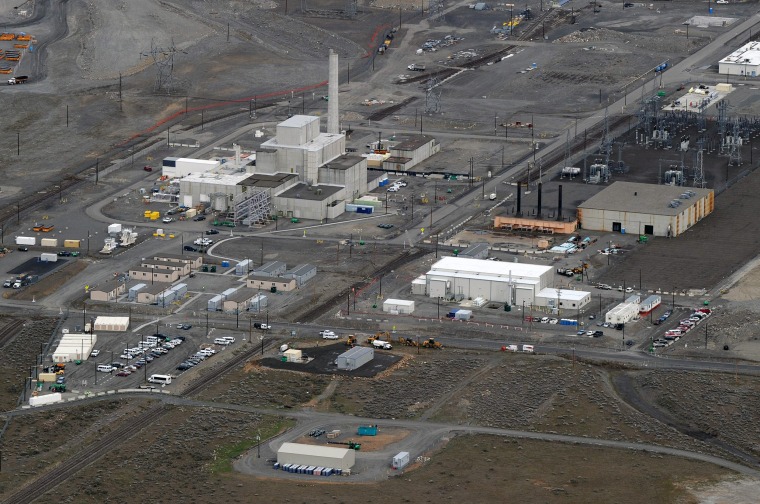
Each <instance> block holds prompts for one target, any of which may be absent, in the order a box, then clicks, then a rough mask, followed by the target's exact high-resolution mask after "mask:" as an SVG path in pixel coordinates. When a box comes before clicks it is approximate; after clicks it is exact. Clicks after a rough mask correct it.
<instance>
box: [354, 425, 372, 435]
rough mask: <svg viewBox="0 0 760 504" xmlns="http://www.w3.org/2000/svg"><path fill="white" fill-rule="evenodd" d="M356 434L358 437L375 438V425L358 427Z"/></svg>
mask: <svg viewBox="0 0 760 504" xmlns="http://www.w3.org/2000/svg"><path fill="white" fill-rule="evenodd" d="M357 434H358V435H360V436H377V425H360V426H359V429H358V430H357Z"/></svg>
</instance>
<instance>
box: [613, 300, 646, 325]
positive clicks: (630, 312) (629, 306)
mask: <svg viewBox="0 0 760 504" xmlns="http://www.w3.org/2000/svg"><path fill="white" fill-rule="evenodd" d="M638 314H639V304H638V303H620V304H619V305H617V306H615V307H614V308H613V309H611V310H610V311H608V312H607V314H606V315H605V317H604V321H605V322H609V323H610V324H625V323H626V322H630V321H631V320H633V319H634V318H635V317H636V316H637V315H638Z"/></svg>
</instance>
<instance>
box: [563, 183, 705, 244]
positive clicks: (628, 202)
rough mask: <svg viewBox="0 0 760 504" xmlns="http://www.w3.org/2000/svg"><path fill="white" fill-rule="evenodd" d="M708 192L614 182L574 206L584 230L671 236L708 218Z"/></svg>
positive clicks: (685, 188)
mask: <svg viewBox="0 0 760 504" xmlns="http://www.w3.org/2000/svg"><path fill="white" fill-rule="evenodd" d="M714 208H715V192H714V191H713V190H712V189H701V188H697V187H688V188H687V187H681V186H671V185H655V184H642V183H638V182H615V183H613V184H612V185H610V186H609V187H607V188H605V189H603V190H602V191H600V192H599V193H597V194H596V195H595V196H592V197H591V198H589V199H588V200H586V201H584V202H583V203H582V204H581V205H579V206H578V220H579V221H580V223H581V226H582V228H583V229H585V230H587V231H612V232H617V233H630V234H640V235H652V236H666V237H675V236H678V235H680V234H681V233H683V232H684V231H686V230H687V229H689V228H690V227H692V226H693V225H694V224H696V223H697V222H699V221H700V220H702V219H704V218H705V217H707V216H708V215H710V214H711V213H712V212H713V210H714Z"/></svg>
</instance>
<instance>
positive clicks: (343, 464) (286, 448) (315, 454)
mask: <svg viewBox="0 0 760 504" xmlns="http://www.w3.org/2000/svg"><path fill="white" fill-rule="evenodd" d="M277 462H279V463H280V465H283V464H301V465H309V466H317V467H331V468H333V469H342V470H344V471H346V470H349V469H351V468H352V467H353V466H354V464H355V463H356V451H354V450H350V449H348V448H333V447H331V446H316V445H307V444H300V443H283V444H282V446H280V449H279V450H277Z"/></svg>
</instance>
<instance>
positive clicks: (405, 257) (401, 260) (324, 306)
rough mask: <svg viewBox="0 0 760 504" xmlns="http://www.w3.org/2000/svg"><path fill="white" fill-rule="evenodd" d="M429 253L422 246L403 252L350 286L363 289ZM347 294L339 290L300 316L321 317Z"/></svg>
mask: <svg viewBox="0 0 760 504" xmlns="http://www.w3.org/2000/svg"><path fill="white" fill-rule="evenodd" d="M427 253H428V251H427V250H426V249H421V248H417V250H415V251H414V252H411V253H410V252H404V253H403V254H401V255H400V256H398V257H396V258H395V259H394V260H392V261H391V262H389V263H388V264H386V265H385V266H382V267H381V268H378V269H377V270H375V271H374V272H373V273H372V275H371V276H370V277H369V278H368V279H366V280H361V281H359V282H356V283H355V284H353V285H351V287H350V288H353V289H356V290H357V291H359V290H361V289H363V288H364V287H366V286H367V285H369V284H370V283H371V282H372V279H373V278H377V277H378V276H381V275H385V274H386V273H388V272H390V271H391V270H394V269H397V268H399V267H401V266H403V265H404V264H407V263H410V262H412V261H414V260H416V259H419V258H420V257H422V256H424V255H425V254H427ZM345 296H346V291H341V292H338V293H337V294H335V295H333V296H332V297H330V298H328V299H327V300H325V301H323V302H322V303H320V304H318V305H317V306H315V307H313V308H312V309H310V310H309V311H307V312H306V313H304V314H303V315H301V316H300V317H299V318H300V319H301V321H302V322H314V321H316V320H317V319H318V318H319V317H321V316H322V315H324V314H325V312H326V311H327V310H328V309H330V308H331V307H333V306H334V305H336V304H338V303H339V302H340V301H342V300H343V299H344V298H345Z"/></svg>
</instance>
